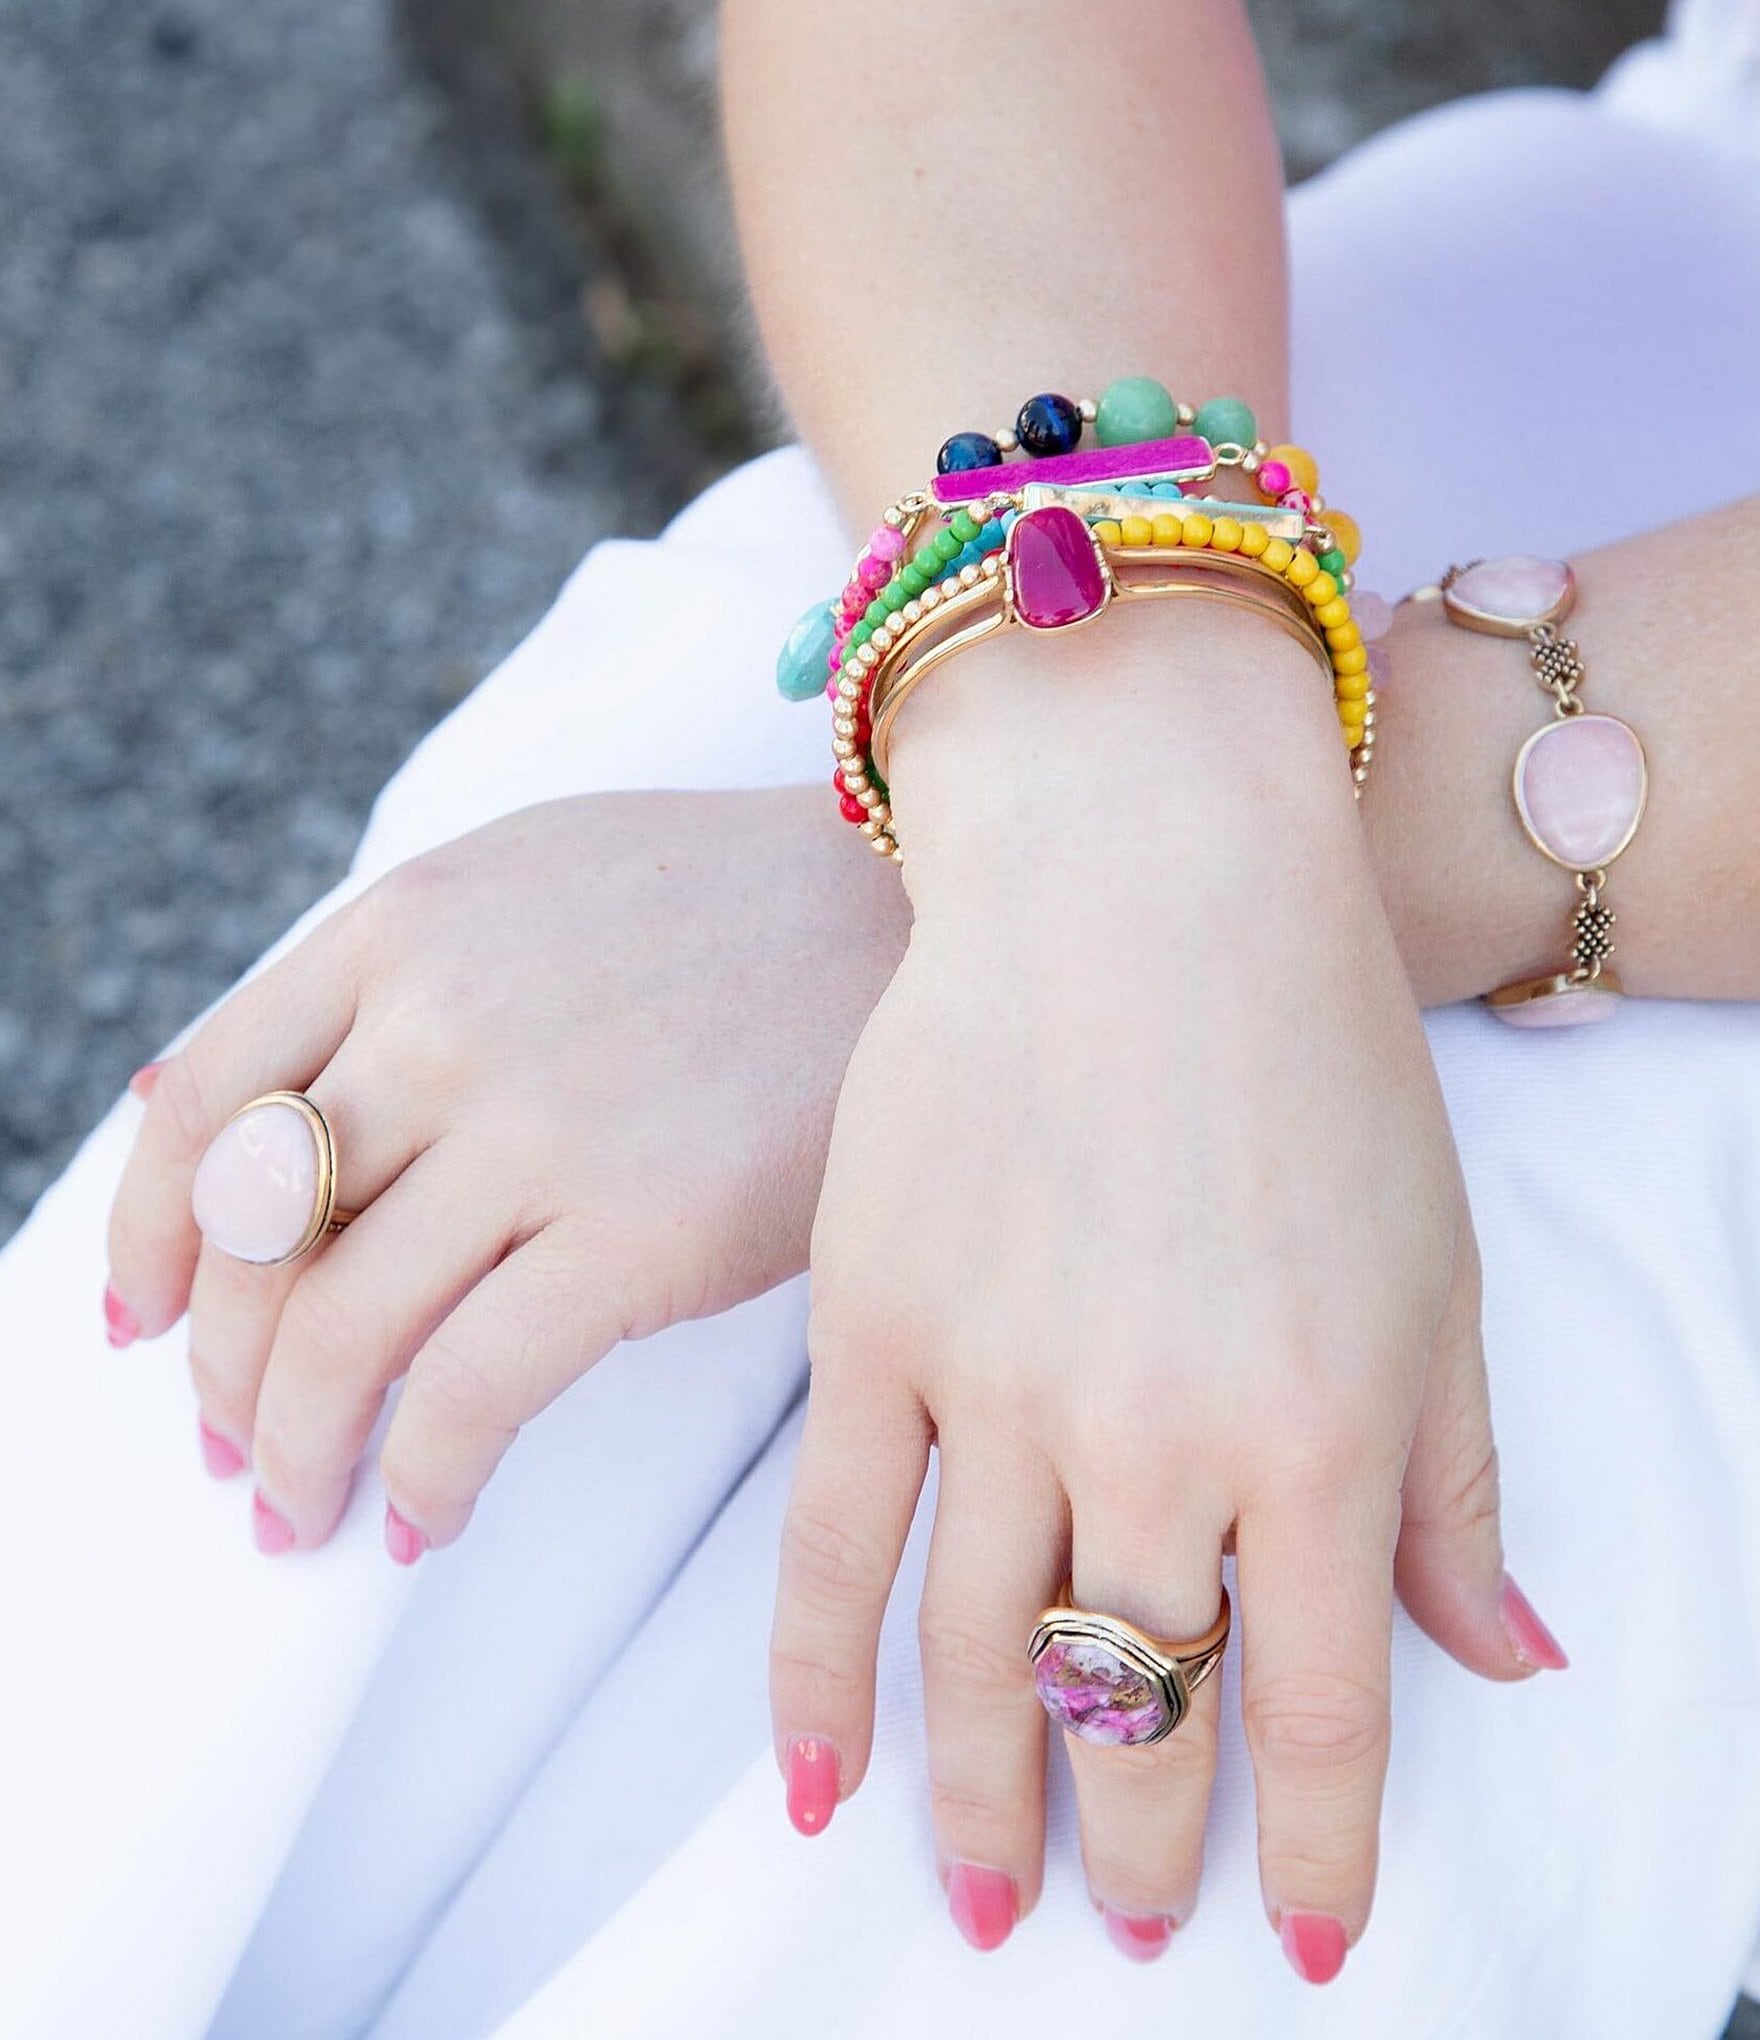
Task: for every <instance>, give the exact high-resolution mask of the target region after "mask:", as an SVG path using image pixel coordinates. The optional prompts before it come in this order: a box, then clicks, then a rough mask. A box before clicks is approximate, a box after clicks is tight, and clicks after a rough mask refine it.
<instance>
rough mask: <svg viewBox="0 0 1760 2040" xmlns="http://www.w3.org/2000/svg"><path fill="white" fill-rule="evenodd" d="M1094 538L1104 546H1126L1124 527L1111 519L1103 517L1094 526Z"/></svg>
mask: <svg viewBox="0 0 1760 2040" xmlns="http://www.w3.org/2000/svg"><path fill="white" fill-rule="evenodd" d="M1094 536H1095V537H1096V538H1097V539H1098V540H1099V541H1100V543H1101V544H1102V545H1123V544H1124V530H1123V527H1122V526H1121V525H1119V524H1118V523H1117V522H1116V521H1115V520H1114V519H1113V518H1110V517H1102V518H1101V519H1100V521H1099V523H1098V524H1096V525H1095V526H1094Z"/></svg>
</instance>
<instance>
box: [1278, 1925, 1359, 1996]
mask: <svg viewBox="0 0 1760 2040" xmlns="http://www.w3.org/2000/svg"><path fill="white" fill-rule="evenodd" d="M1277 1938H1278V1939H1279V1940H1280V1941H1281V1942H1282V1943H1283V1952H1284V1953H1285V1955H1287V1956H1288V1957H1289V1966H1290V1967H1291V1968H1292V1969H1293V1970H1294V1971H1295V1973H1296V1974H1297V1975H1298V1976H1299V1977H1300V1978H1301V1979H1302V1981H1303V1982H1304V1983H1330V1982H1331V1981H1332V1979H1333V1978H1334V1977H1335V1976H1336V1975H1337V1974H1338V1972H1339V1971H1340V1970H1341V1969H1342V1968H1343V1967H1344V1956H1345V1945H1346V1944H1345V1938H1344V1928H1343V1926H1342V1925H1341V1924H1340V1923H1339V1922H1338V1921H1337V1920H1335V1919H1333V1918H1332V1917H1331V1916H1330V1915H1329V1914H1327V1913H1311V1912H1286V1913H1285V1914H1284V1915H1283V1918H1282V1919H1281V1920H1280V1921H1279V1923H1278V1928H1277Z"/></svg>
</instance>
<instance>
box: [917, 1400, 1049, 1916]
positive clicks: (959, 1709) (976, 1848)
mask: <svg viewBox="0 0 1760 2040" xmlns="http://www.w3.org/2000/svg"><path fill="white" fill-rule="evenodd" d="M980 1450H982V1451H985V1452H988V1453H990V1454H992V1455H996V1446H995V1444H994V1442H993V1441H992V1442H988V1443H987V1444H986V1445H985V1446H984V1447H982V1448H980ZM1068 1548H1069V1523H1068V1512H1067V1508H1066V1505H1065V1502H1064V1498H1063V1492H1062V1489H1061V1488H1060V1487H1059V1485H1058V1483H1057V1480H1056V1478H1055V1476H1054V1475H1053V1474H1052V1472H1051V1470H1050V1468H1049V1467H1048V1466H1046V1465H1044V1464H1043V1463H1041V1462H1037V1461H1032V1460H1023V1459H1019V1458H1014V1457H1003V1456H1000V1455H997V1456H990V1457H982V1458H973V1457H971V1456H970V1455H965V1454H957V1453H956V1454H950V1453H949V1452H948V1451H947V1450H946V1449H945V1444H944V1447H943V1450H942V1454H941V1486H940V1492H939V1494H938V1496H937V1499H936V1506H935V1530H934V1535H933V1537H932V1539H931V1541H930V1546H929V1567H928V1573H927V1575H926V1577H925V1580H924V1584H923V1605H922V1610H921V1613H920V1615H919V1617H918V1630H919V1636H920V1641H921V1644H922V1653H923V1713H924V1721H925V1726H926V1729H927V1734H928V1743H929V1779H930V1787H931V1795H932V1801H933V1813H934V1821H935V1837H936V1846H937V1853H938V1854H939V1857H940V1860H941V1865H942V1870H943V1875H944V1877H945V1880H946V1884H947V1899H948V1905H949V1907H950V1909H951V1911H952V1913H953V1917H954V1922H955V1924H956V1925H957V1926H958V1928H959V1930H960V1932H961V1933H962V1934H964V1935H965V1937H966V1939H967V1940H968V1941H970V1942H971V1943H972V1945H973V1946H974V1947H976V1948H982V1949H990V1948H997V1947H1000V1946H1001V1944H1002V1943H1003V1942H1004V1941H1005V1940H1006V1939H1007V1938H1008V1936H1009V1934H1010V1933H1011V1932H1012V1931H1013V1929H1014V1926H1015V1923H1016V1922H1017V1920H1021V1919H1024V1918H1025V1917H1026V1915H1027V1914H1028V1913H1029V1912H1031V1911H1032V1909H1033V1907H1034V1905H1035V1904H1037V1902H1038V1897H1039V1887H1040V1883H1041V1880H1042V1878H1043V1874H1044V1867H1045V1735H1046V1724H1045V1712H1044V1709H1043V1708H1042V1707H1041V1706H1040V1704H1039V1698H1038V1695H1037V1693H1036V1692H1035V1691H1034V1688H1033V1674H1032V1666H1031V1664H1030V1662H1029V1660H1028V1657H1027V1640H1028V1638H1029V1636H1030V1635H1031V1633H1032V1627H1033V1622H1034V1619H1035V1617H1036V1616H1037V1615H1038V1613H1039V1611H1040V1610H1041V1609H1042V1608H1043V1607H1044V1606H1045V1605H1046V1603H1047V1602H1048V1601H1049V1600H1050V1599H1051V1597H1052V1595H1053V1594H1054V1593H1055V1592H1056V1591H1057V1587H1058V1585H1059V1583H1060V1580H1061V1577H1062V1573H1063V1567H1064V1554H1065V1552H1066V1551H1067V1550H1068Z"/></svg>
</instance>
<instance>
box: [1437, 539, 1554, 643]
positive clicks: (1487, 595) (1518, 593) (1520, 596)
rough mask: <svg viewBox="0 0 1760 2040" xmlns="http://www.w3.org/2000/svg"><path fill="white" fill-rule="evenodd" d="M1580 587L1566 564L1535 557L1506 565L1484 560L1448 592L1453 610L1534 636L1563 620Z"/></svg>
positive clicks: (1518, 557)
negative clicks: (1540, 625)
mask: <svg viewBox="0 0 1760 2040" xmlns="http://www.w3.org/2000/svg"><path fill="white" fill-rule="evenodd" d="M1575 586H1576V581H1575V577H1574V576H1573V575H1572V573H1571V570H1570V568H1569V567H1568V566H1567V565H1566V564H1565V563H1564V561H1563V560H1543V559H1538V558H1536V557H1535V556H1534V555H1533V554H1531V553H1512V554H1511V555H1510V556H1509V557H1508V558H1507V559H1501V560H1481V561H1480V562H1479V564H1478V565H1477V566H1476V567H1469V568H1468V569H1467V570H1466V572H1465V573H1464V574H1457V575H1456V576H1455V578H1454V581H1453V582H1452V584H1451V585H1450V587H1449V590H1448V602H1449V606H1450V607H1451V608H1454V609H1458V610H1461V611H1463V612H1464V613H1465V614H1467V615H1470V616H1474V617H1477V618H1479V619H1480V621H1482V622H1486V623H1498V624H1502V625H1504V626H1505V627H1506V628H1510V629H1515V630H1532V629H1533V627H1534V626H1535V624H1537V623H1545V622H1547V621H1548V620H1550V619H1552V618H1554V617H1557V616H1558V615H1560V614H1561V613H1562V612H1563V610H1564V609H1565V608H1566V607H1567V606H1568V601H1569V597H1570V596H1571V594H1572V592H1573V591H1574V589H1575Z"/></svg>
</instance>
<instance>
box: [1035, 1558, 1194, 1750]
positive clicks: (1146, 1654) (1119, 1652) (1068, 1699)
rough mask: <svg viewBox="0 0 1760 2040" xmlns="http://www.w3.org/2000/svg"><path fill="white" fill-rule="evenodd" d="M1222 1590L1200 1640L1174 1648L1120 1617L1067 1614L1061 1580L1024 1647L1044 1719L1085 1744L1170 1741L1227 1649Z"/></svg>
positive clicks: (1066, 1587)
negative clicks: (1056, 1592)
mask: <svg viewBox="0 0 1760 2040" xmlns="http://www.w3.org/2000/svg"><path fill="white" fill-rule="evenodd" d="M1221 1591H1222V1605H1221V1608H1220V1610H1219V1611H1218V1613H1217V1616H1216V1620H1215V1621H1214V1622H1212V1623H1211V1625H1210V1627H1209V1628H1208V1629H1207V1630H1205V1632H1204V1634H1203V1635H1202V1636H1199V1637H1194V1638H1191V1639H1190V1640H1188V1641H1179V1642H1176V1641H1173V1640H1171V1639H1169V1638H1167V1637H1161V1636H1151V1635H1150V1634H1149V1632H1148V1631H1147V1630H1145V1629H1139V1628H1138V1627H1137V1625H1136V1624H1135V1623H1134V1622H1127V1621H1125V1620H1124V1618H1123V1617H1122V1616H1118V1615H1102V1614H1098V1613H1096V1612H1094V1611H1093V1610H1091V1609H1081V1608H1076V1607H1074V1606H1073V1605H1072V1602H1071V1587H1070V1583H1069V1581H1068V1580H1067V1579H1066V1580H1065V1581H1064V1583H1063V1587H1062V1589H1061V1591H1060V1592H1059V1594H1058V1596H1057V1599H1056V1600H1055V1601H1054V1602H1053V1603H1052V1605H1051V1606H1050V1607H1049V1608H1046V1609H1043V1610H1042V1611H1041V1612H1040V1615H1039V1619H1038V1620H1037V1621H1036V1622H1035V1623H1034V1625H1033V1631H1032V1634H1031V1636H1030V1637H1029V1638H1028V1640H1027V1655H1028V1657H1029V1659H1030V1660H1031V1662H1032V1666H1033V1683H1034V1686H1035V1688H1036V1689H1037V1691H1038V1695H1039V1699H1040V1703H1041V1704H1042V1705H1043V1707H1044V1709H1045V1711H1046V1713H1047V1714H1049V1715H1050V1716H1051V1718H1052V1720H1053V1721H1055V1722H1057V1723H1058V1725H1059V1726H1060V1727H1062V1728H1065V1729H1067V1730H1068V1731H1069V1732H1070V1734H1071V1735H1074V1736H1077V1737H1079V1738H1080V1739H1081V1740H1082V1741H1084V1742H1092V1743H1101V1744H1106V1745H1120V1744H1127V1743H1128V1744H1135V1743H1153V1742H1160V1741H1162V1740H1163V1738H1165V1737H1167V1736H1170V1735H1171V1734H1172V1733H1173V1732H1174V1730H1175V1729H1176V1728H1178V1727H1179V1725H1180V1723H1181V1722H1182V1721H1183V1720H1184V1719H1185V1718H1186V1716H1187V1714H1188V1713H1189V1712H1190V1711H1191V1704H1192V1695H1193V1694H1194V1693H1195V1692H1196V1691H1197V1690H1198V1688H1199V1687H1200V1686H1201V1685H1202V1684H1203V1683H1204V1681H1205V1680H1206V1679H1207V1678H1209V1676H1210V1674H1211V1673H1212V1672H1213V1671H1215V1669H1216V1667H1217V1666H1218V1665H1219V1664H1221V1662H1222V1657H1223V1653H1224V1652H1225V1651H1226V1650H1227V1648H1228V1633H1229V1627H1230V1623H1231V1620H1232V1611H1231V1609H1230V1607H1229V1601H1228V1591H1227V1589H1226V1588H1224V1589H1222V1590H1221Z"/></svg>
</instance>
